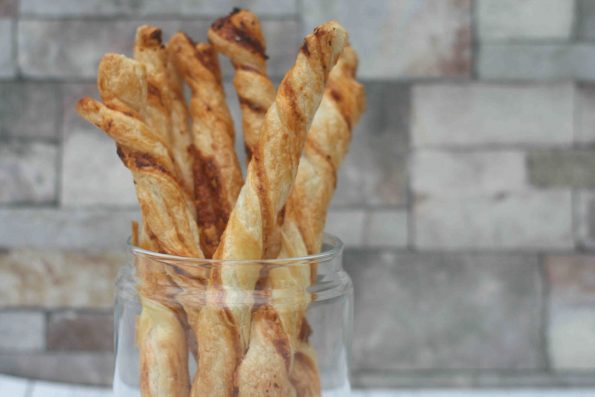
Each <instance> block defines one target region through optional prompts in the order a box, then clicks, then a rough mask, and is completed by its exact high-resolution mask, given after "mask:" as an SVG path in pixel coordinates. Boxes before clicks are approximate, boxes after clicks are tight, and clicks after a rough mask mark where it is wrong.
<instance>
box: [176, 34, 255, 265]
mask: <svg viewBox="0 0 595 397" xmlns="http://www.w3.org/2000/svg"><path fill="white" fill-rule="evenodd" d="M167 46H168V49H169V50H170V51H171V55H172V59H173V61H174V63H175V65H176V68H177V70H178V71H179V73H180V75H181V77H182V78H183V79H184V80H185V81H186V82H187V83H188V85H189V86H190V88H191V90H192V96H191V99H190V105H189V110H190V115H191V117H192V135H193V143H194V144H193V148H194V150H193V161H194V183H195V192H196V194H195V199H196V211H197V220H198V225H199V227H200V229H201V243H202V248H203V251H204V252H205V254H206V255H207V257H208V258H210V257H211V256H212V255H213V253H214V252H215V250H216V249H217V246H218V245H219V239H220V237H221V234H222V233H223V230H224V229H225V225H226V224H227V220H228V218H229V214H230V213H231V210H232V208H233V206H234V205H235V202H236V199H237V197H238V194H239V192H240V189H241V187H242V184H243V177H242V170H241V168H240V162H239V160H238V158H237V155H236V152H235V149H234V139H235V138H234V130H233V121H232V119H231V115H230V113H229V109H228V108H227V103H226V102H225V92H224V91H223V85H222V83H221V71H220V68H219V61H218V59H217V53H216V52H215V49H214V48H213V46H211V45H210V44H205V43H201V44H198V45H195V44H194V43H193V42H192V40H191V39H190V38H189V37H188V36H187V35H185V34H184V33H176V34H175V35H174V36H173V37H172V38H171V39H170V41H169V43H168V45H167Z"/></svg>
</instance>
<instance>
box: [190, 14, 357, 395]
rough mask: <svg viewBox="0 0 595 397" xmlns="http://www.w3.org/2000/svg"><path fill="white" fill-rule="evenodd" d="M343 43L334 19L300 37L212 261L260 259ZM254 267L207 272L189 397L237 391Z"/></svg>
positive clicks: (223, 265) (256, 268) (222, 267)
mask: <svg viewBox="0 0 595 397" xmlns="http://www.w3.org/2000/svg"><path fill="white" fill-rule="evenodd" d="M346 41H347V33H346V32H345V30H344V29H343V28H342V27H341V26H340V25H339V24H338V23H337V22H334V21H329V22H326V23H324V24H322V25H320V26H319V27H317V28H316V29H315V30H314V33H312V34H310V35H308V36H306V38H305V39H304V44H303V46H302V48H301V51H300V52H299V54H298V56H297V59H296V61H295V64H294V66H293V67H292V68H291V69H290V70H289V71H288V72H287V74H286V75H285V78H284V79H283V81H282V82H281V84H280V86H279V89H278V91H277V95H276V98H275V102H274V103H273V105H272V106H271V107H270V108H269V110H268V112H267V113H266V116H265V119H264V122H263V125H262V128H261V132H260V136H259V142H258V145H257V146H256V147H255V150H254V153H253V156H252V161H250V164H249V165H248V174H247V177H246V182H245V184H244V186H243V187H242V190H241V192H240V195H239V197H238V200H237V203H236V205H235V207H234V209H233V211H232V213H231V215H230V218H229V222H228V224H227V227H226V229H225V232H224V233H223V236H222V238H221V243H220V245H219V247H218V248H217V251H216V252H215V255H214V258H217V259H256V260H258V259H260V258H263V257H265V256H266V247H267V244H268V240H269V239H270V237H271V235H272V232H273V230H272V229H273V227H274V226H275V225H276V224H277V218H278V216H279V213H280V211H281V209H282V208H283V207H284V205H285V202H286V200H287V196H288V195H289V191H290V190H291V187H292V185H293V181H294V178H295V174H296V172H297V167H298V162H299V158H300V155H301V152H302V148H303V146H304V142H305V140H306V134H307V132H308V130H309V128H310V124H311V123H312V119H313V117H314V114H315V112H316V109H317V108H318V105H319V104H320V100H321V99H322V94H323V92H324V87H325V85H326V80H327V77H328V73H329V72H330V70H331V68H332V67H333V66H334V64H335V62H336V60H337V57H338V56H339V54H340V52H341V51H342V50H343V45H344V43H346ZM260 268H261V267H260V266H259V265H258V264H257V263H255V264H254V265H245V264H242V265H241V266H234V265H233V264H229V263H227V264H226V263H225V262H222V263H221V265H220V266H219V267H217V268H215V269H213V271H212V272H211V277H210V282H209V290H208V292H209V294H208V297H207V299H208V300H207V305H206V306H205V307H203V308H202V310H201V311H200V315H199V316H200V323H199V338H198V339H199V341H200V342H199V357H200V364H199V366H198V376H197V377H196V378H195V379H194V382H193V386H192V395H193V396H231V395H233V394H234V391H237V389H236V387H237V385H236V384H235V378H236V376H235V375H236V369H237V366H238V365H239V363H240V361H241V359H242V357H243V354H244V352H245V351H246V349H247V347H248V341H249V333H250V322H251V314H252V302H251V300H250V291H252V290H254V287H255V284H256V281H257V280H258V278H259V273H260ZM246 295H248V296H246ZM239 393H240V395H248V394H245V393H244V394H242V393H243V392H242V390H239Z"/></svg>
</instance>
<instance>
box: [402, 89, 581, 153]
mask: <svg viewBox="0 0 595 397" xmlns="http://www.w3.org/2000/svg"><path fill="white" fill-rule="evenodd" d="M573 96H574V87H573V85H572V84H564V83H559V84H523V85H512V84H496V83H493V84H486V83H467V84H443V83H440V84H427V85H418V86H416V87H414V89H413V103H412V117H411V134H412V140H413V145H414V146H417V147H421V146H464V147H471V146H481V145H493V144H497V145H513V144H514V145H518V144H534V145H554V144H556V145H564V144H567V145H570V144H571V143H572V139H573V117H574V115H573V104H574V98H573Z"/></svg>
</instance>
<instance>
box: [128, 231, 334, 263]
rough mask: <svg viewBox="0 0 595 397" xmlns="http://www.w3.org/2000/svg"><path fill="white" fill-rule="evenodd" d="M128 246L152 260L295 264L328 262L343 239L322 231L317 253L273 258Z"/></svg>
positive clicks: (136, 253)
mask: <svg viewBox="0 0 595 397" xmlns="http://www.w3.org/2000/svg"><path fill="white" fill-rule="evenodd" d="M128 248H129V249H130V250H131V252H132V254H133V255H135V256H136V255H139V256H146V257H150V258H152V259H154V260H163V261H167V262H172V261H174V262H177V261H180V262H197V263H202V264H205V265H209V264H219V263H221V262H225V263H226V264H233V265H242V264H246V265H247V264H252V265H253V264H254V263H255V262H256V263H259V264H263V265H267V264H270V265H274V264H279V263H283V264H296V263H304V262H313V261H316V262H328V261H331V260H333V259H334V258H336V257H337V256H338V255H340V254H341V253H342V252H343V248H344V245H343V241H341V239H340V238H338V237H337V236H335V235H333V234H330V233H324V235H323V238H322V249H321V251H320V252H319V253H318V254H313V255H305V256H300V257H290V258H273V259H207V258H193V257H187V256H179V255H170V254H164V253H161V252H155V251H151V250H147V249H144V248H140V247H137V246H135V245H133V244H132V242H131V239H130V238H129V239H128Z"/></svg>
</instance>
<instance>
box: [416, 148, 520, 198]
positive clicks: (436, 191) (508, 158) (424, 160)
mask: <svg viewBox="0 0 595 397" xmlns="http://www.w3.org/2000/svg"><path fill="white" fill-rule="evenodd" d="M526 174H527V173H526V167H525V155H524V154H523V153H522V152H520V151H510V150H500V151H485V150H482V151H473V152H461V151H437V150H417V151H416V152H415V153H414V154H413V156H412V167H411V175H412V189H413V192H414V194H416V195H430V196H436V197H468V196H489V195H494V194H498V193H502V192H514V191H520V190H523V189H526V188H527V183H526V180H527V175H526Z"/></svg>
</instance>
